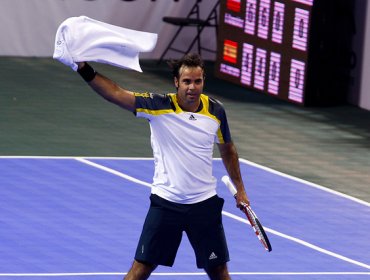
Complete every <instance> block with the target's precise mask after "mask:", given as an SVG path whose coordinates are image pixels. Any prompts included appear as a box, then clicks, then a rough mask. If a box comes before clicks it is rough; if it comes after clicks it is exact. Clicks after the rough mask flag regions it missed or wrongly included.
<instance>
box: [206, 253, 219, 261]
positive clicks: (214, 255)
mask: <svg viewBox="0 0 370 280" xmlns="http://www.w3.org/2000/svg"><path fill="white" fill-rule="evenodd" d="M208 259H209V260H214V259H217V256H216V254H215V252H212V254H211V255H210V256H209V258H208Z"/></svg>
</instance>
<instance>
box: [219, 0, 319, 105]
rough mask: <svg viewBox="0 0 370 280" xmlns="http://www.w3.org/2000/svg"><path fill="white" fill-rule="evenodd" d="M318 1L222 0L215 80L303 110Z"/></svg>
mask: <svg viewBox="0 0 370 280" xmlns="http://www.w3.org/2000/svg"><path fill="white" fill-rule="evenodd" d="M316 1H319V0H224V1H221V6H220V23H219V34H218V46H217V47H218V51H217V60H216V76H217V77H218V78H221V79H224V80H228V81H231V82H233V83H237V84H239V85H242V86H244V87H247V88H250V89H253V90H255V91H259V92H264V93H266V94H269V95H273V96H276V97H278V98H281V99H284V100H288V101H290V102H293V103H298V104H302V105H304V104H305V103H306V96H305V94H306V88H307V86H306V83H307V76H308V58H309V47H310V46H309V37H310V29H311V21H312V8H313V5H314V4H315V3H314V2H316Z"/></svg>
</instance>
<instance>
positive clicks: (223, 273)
mask: <svg viewBox="0 0 370 280" xmlns="http://www.w3.org/2000/svg"><path fill="white" fill-rule="evenodd" d="M206 272H207V274H208V276H209V279H211V280H230V279H231V278H230V275H229V271H228V269H227V265H226V263H224V264H220V265H218V266H215V267H212V268H208V269H206Z"/></svg>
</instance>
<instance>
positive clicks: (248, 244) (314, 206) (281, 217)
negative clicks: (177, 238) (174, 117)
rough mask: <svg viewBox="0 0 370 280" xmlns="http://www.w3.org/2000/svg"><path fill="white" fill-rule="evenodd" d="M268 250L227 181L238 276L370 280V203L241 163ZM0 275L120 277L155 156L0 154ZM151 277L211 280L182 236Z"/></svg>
mask: <svg viewBox="0 0 370 280" xmlns="http://www.w3.org/2000/svg"><path fill="white" fill-rule="evenodd" d="M241 171H242V174H243V179H244V182H245V184H246V189H247V193H248V195H249V197H250V200H251V203H252V206H253V208H254V210H255V212H256V213H257V215H258V216H259V218H260V220H261V221H262V223H263V225H264V226H265V229H266V231H267V234H268V235H269V238H270V241H271V244H272V248H273V250H272V252H271V253H268V252H266V251H265V250H264V249H263V247H262V246H261V244H260V243H259V241H258V239H257V238H256V237H255V235H254V233H253V231H252V229H251V227H250V226H249V225H248V224H247V221H246V218H245V217H244V216H243V213H241V212H240V211H239V210H238V209H237V208H236V207H235V202H234V199H233V198H232V197H231V195H230V194H229V192H228V190H227V188H226V187H225V186H224V185H223V183H222V182H221V180H220V179H221V177H222V176H223V175H225V174H226V171H225V169H224V167H223V165H222V162H221V160H219V159H215V160H214V175H215V177H216V178H217V179H218V180H219V183H218V184H219V185H218V193H219V196H221V197H223V198H224V199H225V206H224V212H223V214H224V216H223V220H224V226H225V231H226V237H227V240H228V244H229V250H230V256H231V261H230V263H229V270H230V272H231V274H232V278H233V279H267V280H269V279H271V280H278V279H279V280H280V279H284V280H285V279H309V280H311V279H349V280H351V279H361V280H364V279H369V277H370V253H369V252H370V204H369V203H367V202H364V201H361V200H358V199H355V198H352V197H349V196H346V195H342V194H340V193H336V192H334V191H330V190H328V189H325V188H324V187H321V186H317V185H314V184H312V183H309V182H306V181H303V180H300V179H298V178H293V177H290V176H288V175H285V174H281V173H279V172H276V171H274V170H270V169H268V168H264V167H262V166H258V165H256V164H254V163H251V162H248V161H246V160H241ZM0 172H1V175H0V242H1V246H0V277H2V278H5V279H14V278H17V277H22V278H26V279H40V278H42V279H45V278H55V277H57V279H73V280H77V279H121V278H122V277H123V275H124V274H125V273H126V272H127V271H128V269H129V268H130V266H131V262H132V260H133V255H134V252H135V248H136V244H137V241H138V238H139V235H140V232H141V227H142V224H143V221H144V218H145V215H146V211H147V208H148V206H149V195H150V182H151V180H152V174H153V159H150V158H80V157H78V158H73V157H70V158H68V157H60V158H58V157H0ZM151 279H176V280H180V279H194V280H196V279H208V278H207V276H206V275H205V273H204V272H203V271H202V270H198V269H197V268H196V265H195V258H194V254H193V250H192V248H191V246H190V244H189V243H188V241H187V238H186V236H185V237H184V239H183V242H182V245H181V247H180V249H179V252H178V255H177V258H176V261H175V265H174V267H172V268H166V267H159V268H158V269H157V270H156V271H155V273H154V274H153V275H152V277H151Z"/></svg>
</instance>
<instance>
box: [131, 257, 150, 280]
mask: <svg viewBox="0 0 370 280" xmlns="http://www.w3.org/2000/svg"><path fill="white" fill-rule="evenodd" d="M156 267H157V265H154V264H150V263H143V262H138V261H134V263H133V264H132V267H131V269H130V271H129V272H128V273H127V275H126V277H125V278H124V279H125V280H145V279H148V278H149V276H150V274H151V273H152V272H153V271H154V269H156Z"/></svg>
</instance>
